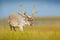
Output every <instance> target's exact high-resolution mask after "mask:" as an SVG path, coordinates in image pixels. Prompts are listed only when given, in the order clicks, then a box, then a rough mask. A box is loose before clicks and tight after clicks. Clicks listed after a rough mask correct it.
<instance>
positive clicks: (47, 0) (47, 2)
mask: <svg viewBox="0 0 60 40" xmlns="http://www.w3.org/2000/svg"><path fill="white" fill-rule="evenodd" d="M21 3H22V4H23V10H24V11H27V15H30V14H31V10H32V6H33V4H34V3H36V8H35V12H37V13H35V14H34V15H35V16H60V1H58V0H0V17H7V16H9V14H11V12H20V6H19V5H20V4H21Z"/></svg>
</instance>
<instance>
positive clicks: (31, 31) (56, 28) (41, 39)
mask: <svg viewBox="0 0 60 40" xmlns="http://www.w3.org/2000/svg"><path fill="white" fill-rule="evenodd" d="M0 40H60V24H39V25H38V24H37V25H33V26H31V27H30V26H26V27H24V31H23V32H20V31H19V29H18V28H16V32H15V31H10V29H9V26H5V27H3V26H0Z"/></svg>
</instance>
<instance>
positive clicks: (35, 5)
mask: <svg viewBox="0 0 60 40" xmlns="http://www.w3.org/2000/svg"><path fill="white" fill-rule="evenodd" d="M35 7H36V4H34V5H33V7H32V13H31V17H32V16H33V15H34V13H35V12H34V9H35Z"/></svg>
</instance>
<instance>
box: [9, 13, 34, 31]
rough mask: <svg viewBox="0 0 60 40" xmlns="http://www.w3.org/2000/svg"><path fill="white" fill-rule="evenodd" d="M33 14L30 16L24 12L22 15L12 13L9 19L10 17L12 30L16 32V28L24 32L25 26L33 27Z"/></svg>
mask: <svg viewBox="0 0 60 40" xmlns="http://www.w3.org/2000/svg"><path fill="white" fill-rule="evenodd" d="M33 13H34V12H32V13H31V15H30V16H27V15H26V12H24V13H23V14H21V13H12V14H11V15H10V16H9V17H8V23H9V26H10V29H11V30H12V29H13V30H14V31H16V29H15V28H16V27H18V28H19V29H20V31H23V27H24V26H25V25H29V26H32V21H33V16H32V15H33Z"/></svg>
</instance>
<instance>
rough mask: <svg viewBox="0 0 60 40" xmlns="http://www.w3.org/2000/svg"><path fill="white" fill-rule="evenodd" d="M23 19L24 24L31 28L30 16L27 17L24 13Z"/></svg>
mask: <svg viewBox="0 0 60 40" xmlns="http://www.w3.org/2000/svg"><path fill="white" fill-rule="evenodd" d="M24 18H25V19H24V20H25V23H26V24H28V25H30V26H32V21H33V19H32V17H31V16H27V15H26V13H24Z"/></svg>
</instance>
